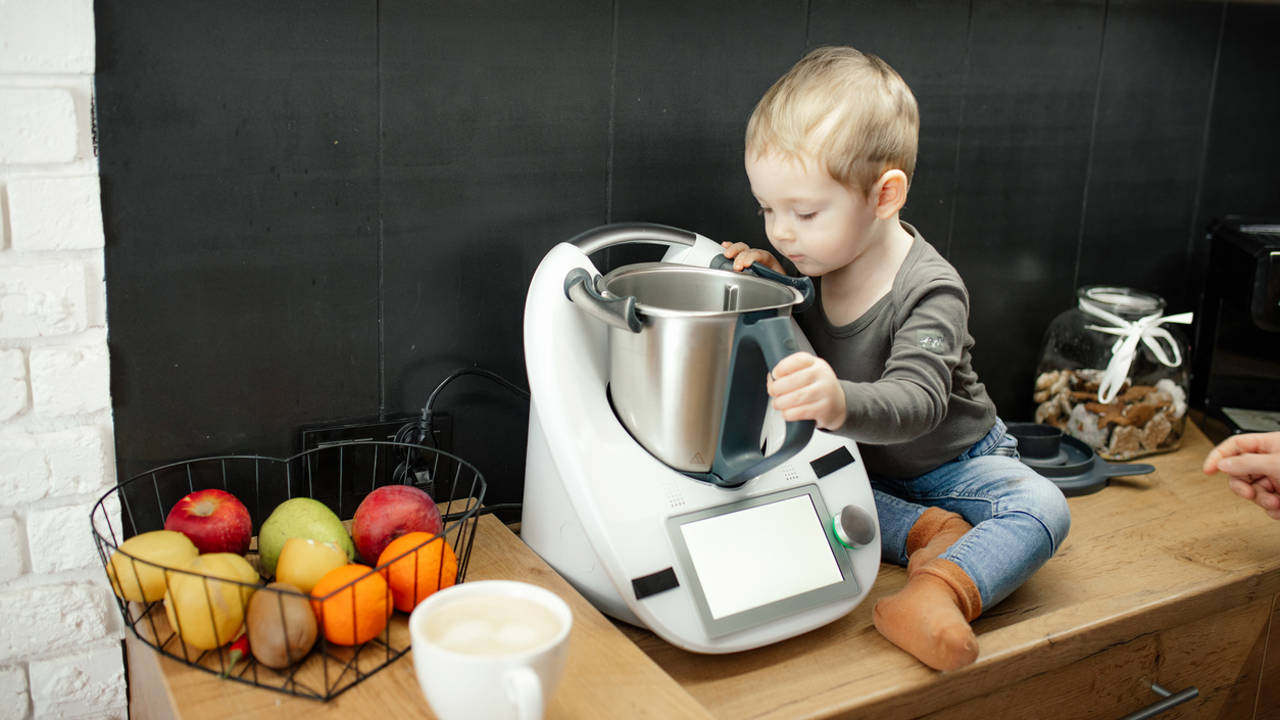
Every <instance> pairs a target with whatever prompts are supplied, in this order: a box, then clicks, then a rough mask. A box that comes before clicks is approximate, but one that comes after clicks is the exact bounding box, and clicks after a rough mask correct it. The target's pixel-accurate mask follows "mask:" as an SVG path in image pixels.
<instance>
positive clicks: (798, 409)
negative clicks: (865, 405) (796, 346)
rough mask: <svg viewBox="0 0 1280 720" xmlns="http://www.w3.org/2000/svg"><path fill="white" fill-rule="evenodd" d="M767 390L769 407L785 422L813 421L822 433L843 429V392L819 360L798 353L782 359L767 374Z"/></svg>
mask: <svg viewBox="0 0 1280 720" xmlns="http://www.w3.org/2000/svg"><path fill="white" fill-rule="evenodd" d="M767 388H768V390H769V394H770V395H771V396H773V407H774V408H776V409H777V410H780V411H781V412H782V417H783V419H784V420H787V421H788V422H791V421H795V420H813V421H814V422H816V423H817V424H818V427H820V428H822V429H823V430H838V429H840V426H842V425H844V420H845V413H846V406H845V402H844V388H842V387H840V381H839V380H838V379H836V371H835V370H832V369H831V365H830V364H829V363H827V361H826V360H823V359H822V358H820V357H817V356H815V355H811V354H809V353H807V352H798V353H793V354H791V355H788V356H786V357H784V358H782V360H781V361H780V362H779V363H778V364H777V365H774V366H773V371H772V372H770V373H769V381H768V385H767Z"/></svg>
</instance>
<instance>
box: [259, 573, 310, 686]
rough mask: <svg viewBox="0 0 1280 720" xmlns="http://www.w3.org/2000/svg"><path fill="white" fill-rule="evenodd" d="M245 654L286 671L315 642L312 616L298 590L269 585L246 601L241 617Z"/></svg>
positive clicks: (275, 583)
mask: <svg viewBox="0 0 1280 720" xmlns="http://www.w3.org/2000/svg"><path fill="white" fill-rule="evenodd" d="M245 624H246V626H247V629H246V632H247V633H248V635H249V652H251V653H253V657H254V659H255V660H257V661H258V662H260V663H262V664H263V665H266V666H267V667H270V668H277V669H279V668H284V667H288V666H290V665H292V664H294V663H295V662H298V661H299V660H301V659H302V658H304V657H306V655H307V653H308V652H310V651H311V646H312V645H314V644H315V642H316V631H317V628H316V616H315V613H314V612H313V611H312V610H311V602H310V601H309V600H308V599H307V596H306V595H305V594H303V592H302V591H301V590H299V589H298V588H296V587H294V586H293V585H290V584H288V583H282V582H273V583H271V584H269V585H267V586H266V587H265V588H264V589H263V590H262V591H259V592H256V593H254V594H253V597H251V598H249V610H248V612H247V613H246V614H245Z"/></svg>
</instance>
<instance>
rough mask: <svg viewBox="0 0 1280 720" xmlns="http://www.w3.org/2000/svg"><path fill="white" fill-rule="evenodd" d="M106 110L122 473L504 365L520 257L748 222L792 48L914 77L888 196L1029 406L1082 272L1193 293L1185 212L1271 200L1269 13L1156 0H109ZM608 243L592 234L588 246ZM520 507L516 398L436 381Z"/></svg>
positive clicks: (478, 459)
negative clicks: (775, 91)
mask: <svg viewBox="0 0 1280 720" xmlns="http://www.w3.org/2000/svg"><path fill="white" fill-rule="evenodd" d="M96 12H97V21H98V55H99V57H98V75H97V81H96V82H97V114H98V117H97V119H98V140H99V146H100V165H101V172H102V178H103V210H104V219H105V222H106V229H107V250H106V261H107V286H108V312H109V320H108V322H109V329H110V344H111V352H112V372H113V388H112V391H113V399H114V403H115V423H116V438H117V457H118V461H119V466H120V473H121V476H122V477H125V476H127V475H129V474H131V473H132V472H136V471H139V470H142V469H145V468H146V467H149V466H150V465H154V464H156V463H159V462H162V461H167V460H172V459H180V458H185V457H192V456H196V455H204V454H212V453H219V452H227V451H243V450H256V451H266V452H273V453H287V452H289V451H290V450H292V448H293V442H294V437H295V433H296V431H297V428H298V427H299V426H302V425H308V424H313V423H317V422H322V421H328V420H336V419H345V418H355V417H366V416H376V415H384V414H389V413H399V412H414V411H417V410H419V409H420V408H421V406H422V404H423V403H424V402H425V399H426V397H427V395H429V394H430V392H431V390H432V389H433V388H434V387H435V386H436V384H437V383H439V382H440V381H441V380H442V379H443V378H444V377H445V376H446V375H448V373H449V372H450V371H452V370H454V369H455V368H458V367H468V366H479V367H483V368H486V369H490V370H494V371H497V372H499V373H501V374H502V375H504V376H505V377H508V378H510V379H512V380H513V381H515V382H517V383H519V384H523V383H524V368H523V356H522V341H521V325H522V314H523V301H524V294H525V290H526V288H527V283H528V280H529V278H530V276H531V275H532V272H533V270H534V268H535V267H536V265H537V263H538V261H539V260H540V259H541V257H542V255H543V254H544V253H545V252H546V251H547V250H548V249H549V248H550V247H551V246H553V245H554V244H555V243H557V242H559V241H561V240H564V239H567V238H569V237H571V236H572V235H574V234H576V233H578V232H580V231H582V230H585V229H587V228H590V227H592V226H594V225H597V224H600V223H603V222H609V221H624V220H642V221H651V222H663V223H668V224H672V225H677V226H681V227H685V228H688V229H691V230H697V231H699V232H701V233H703V234H705V235H707V236H709V237H712V238H714V239H717V240H724V239H742V240H746V241H748V242H751V243H753V244H757V245H764V243H765V240H764V233H763V231H762V227H761V224H760V221H759V218H758V217H757V216H756V214H755V204H754V201H753V200H752V198H751V195H750V190H749V187H748V185H747V181H746V177H745V174H744V173H743V171H742V158H741V152H742V133H743V131H744V129H745V125H746V119H747V115H748V114H749V113H750V110H751V108H752V106H753V105H754V104H755V102H756V100H757V99H758V98H759V96H760V95H761V94H762V93H763V92H764V90H765V89H766V88H767V87H768V85H769V84H770V83H772V82H773V80H774V79H776V78H777V76H778V75H779V74H780V73H782V72H783V71H785V70H786V68H787V67H789V66H790V65H791V64H792V63H793V62H795V60H796V59H798V58H799V57H800V55H801V54H802V53H803V52H804V50H805V49H806V48H810V47H814V46H817V45H822V44H852V45H854V46H855V47H859V48H861V49H863V50H866V51H868V52H873V53H875V54H877V55H880V56H882V57H884V58H885V59H886V60H888V61H889V62H890V63H891V64H892V65H893V66H894V67H895V68H896V69H897V70H898V71H899V72H900V73H901V74H902V75H903V76H904V78H906V80H907V82H908V83H909V84H910V85H911V86H912V88H913V90H914V91H915V93H916V95H917V98H918V99H919V102H920V107H921V112H922V121H921V148H920V160H919V164H918V166H917V173H916V177H915V179H914V183H913V187H912V190H911V196H910V198H909V200H908V204H907V207H906V209H905V210H904V212H903V217H904V219H906V220H908V221H910V222H913V223H915V224H917V225H918V226H919V227H920V229H921V230H922V231H923V232H924V234H925V236H926V237H928V238H929V239H930V240H931V241H932V242H933V243H934V244H935V245H937V247H938V248H939V249H940V250H941V251H942V252H943V253H944V254H946V255H947V256H948V257H949V258H950V259H951V260H952V262H953V263H955V264H956V266H957V267H958V268H959V270H960V271H961V273H962V274H963V275H964V276H965V278H966V281H967V283H968V284H969V287H970V290H971V293H972V296H973V304H972V330H973V333H974V335H975V336H976V338H977V342H978V344H977V348H976V351H975V360H976V362H977V364H978V369H979V372H980V373H981V374H982V376H983V379H984V380H985V382H986V383H987V385H988V387H989V388H990V389H991V392H992V395H993V396H994V397H995V398H996V401H997V403H998V405H999V406H1000V408H1001V412H1002V414H1003V415H1004V416H1005V417H1006V419H1011V420H1015V419H1025V418H1026V417H1027V416H1028V415H1029V414H1030V409H1031V403H1030V399H1029V395H1030V390H1029V388H1030V382H1031V380H1032V377H1031V376H1032V372H1033V369H1034V364H1035V360H1036V357H1037V354H1038V350H1039V344H1040V341H1041V335H1042V333H1043V330H1044V328H1045V326H1046V325H1047V324H1048V323H1049V321H1050V320H1052V318H1053V317H1054V316H1055V315H1056V314H1057V313H1059V312H1061V311H1063V310H1065V309H1067V308H1068V307H1070V306H1071V305H1072V304H1073V302H1074V290H1075V288H1076V287H1077V286H1079V285H1081V284H1085V283H1096V282H1108V283H1117V284H1124V285H1132V286H1135V287H1141V288H1144V289H1148V290H1153V291H1156V292H1159V293H1161V294H1163V295H1165V296H1166V298H1167V299H1168V300H1169V303H1170V309H1171V310H1173V311H1178V310H1184V309H1190V307H1191V303H1192V302H1193V300H1194V298H1195V295H1196V288H1197V287H1198V282H1199V265H1198V260H1197V258H1198V255H1199V254H1200V253H1201V252H1202V251H1203V241H1202V239H1201V238H1200V234H1201V230H1202V228H1203V227H1204V224H1205V223H1206V222H1207V221H1208V219H1210V218H1211V217H1213V216H1215V215H1219V214H1222V213H1226V212H1248V213H1255V214H1267V213H1269V214H1276V213H1277V212H1280V191H1278V190H1280V174H1278V172H1280V171H1277V168H1280V135H1278V134H1277V133H1276V132H1275V128H1276V127H1277V126H1280V122H1278V121H1280V103H1278V102H1277V94H1276V92H1275V90H1276V78H1277V77H1280V65H1277V62H1280V61H1277V59H1276V58H1277V55H1276V54H1275V52H1274V42H1273V39H1274V37H1275V36H1276V30H1277V28H1278V26H1280V7H1277V6H1275V5H1265V4H1263V5H1255V4H1245V3H1229V4H1224V3H1222V2H1192V1H1190V0H1188V1H1185V2H1163V1H1160V0H1075V1H1064V0H1046V1H1045V2H1038V3H1020V2H997V1H995V0H973V1H972V2H967V3H965V2H948V1H946V0H911V1H903V2H893V3H884V2H872V1H871V0H857V1H854V2H837V1H836V0H787V1H785V2H772V1H766V0H758V1H756V0H753V1H751V2H745V3H735V4H731V5H725V4H723V3H716V2H711V1H710V0H695V1H694V2H687V1H686V2H678V3H677V2H667V1H666V0H661V1H659V2H641V1H640V0H615V1H614V2H611V3H601V2H590V1H589V0H573V1H571V2H559V3H549V2H539V1H536V0H519V1H517V2H498V1H497V0H482V1H480V2H467V3H419V2H413V1H412V0H342V1H340V2H339V1H336V0H329V1H323V0H312V1H311V2H296V1H294V0H279V1H277V2H272V3H251V2H244V1H243V0H235V1H232V2H223V3H217V4H209V3H196V2H157V1H156V0H136V1H131V2H128V3H125V2H118V1H117V2H105V1H102V2H98V3H97V7H96ZM626 259H628V258H627V257H626V256H625V255H622V256H615V257H613V258H602V259H601V260H602V262H604V264H606V265H609V264H613V263H616V262H619V261H623V260H626ZM439 402H440V409H443V410H446V411H449V412H451V413H453V414H454V415H455V424H454V438H455V446H456V450H457V452H458V454H460V455H461V456H462V457H464V458H465V459H468V460H470V461H471V462H473V463H475V464H476V465H477V466H479V467H480V469H481V471H482V472H484V473H485V474H486V476H487V477H488V478H489V480H490V487H491V495H490V500H491V501H498V502H500V501H507V500H517V499H519V496H520V486H521V482H522V471H523V463H524V444H525V438H524V433H525V423H526V419H527V409H528V408H527V403H526V402H525V401H523V400H521V399H520V398H518V397H516V396H515V395H513V394H511V393H509V392H507V391H505V390H503V389H501V388H499V387H497V386H496V385H492V384H489V383H487V382H485V381H483V380H481V379H478V378H469V379H463V380H460V381H459V382H458V385H457V387H451V389H450V390H449V391H448V392H446V393H445V394H444V395H442V397H441V399H440V400H439Z"/></svg>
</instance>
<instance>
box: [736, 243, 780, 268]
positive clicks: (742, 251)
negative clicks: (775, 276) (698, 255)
mask: <svg viewBox="0 0 1280 720" xmlns="http://www.w3.org/2000/svg"><path fill="white" fill-rule="evenodd" d="M720 247H722V248H724V256H725V257H727V258H729V259H730V260H732V261H733V269H734V270H737V271H738V272H742V271H743V270H746V269H747V268H748V267H751V265H752V264H753V263H760V264H761V265H763V266H765V267H767V268H769V269H770V270H776V271H778V272H780V273H785V272H786V271H785V270H783V269H782V263H779V262H778V259H777V258H775V257H774V256H773V255H772V254H771V253H770V252H769V251H767V250H757V249H755V248H753V247H751V246H750V245H748V244H746V243H731V242H722V243H720Z"/></svg>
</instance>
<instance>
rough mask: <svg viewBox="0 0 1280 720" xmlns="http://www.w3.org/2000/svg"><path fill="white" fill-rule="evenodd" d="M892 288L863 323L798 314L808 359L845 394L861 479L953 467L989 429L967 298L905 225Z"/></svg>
mask: <svg viewBox="0 0 1280 720" xmlns="http://www.w3.org/2000/svg"><path fill="white" fill-rule="evenodd" d="M902 226H903V227H904V228H905V229H906V230H907V231H908V232H910V233H911V235H912V236H913V237H914V238H915V241H914V242H913V243H912V245H911V249H910V250H909V251H908V253H907V257H906V259H905V260H904V261H903V263H902V267H901V268H899V269H898V273H897V275H896V276H895V277H894V280H893V287H892V289H891V290H890V291H889V293H888V294H886V295H885V296H884V297H882V298H880V299H879V300H878V301H876V303H875V304H874V305H872V306H871V308H870V309H869V310H867V311H866V312H865V313H863V315H862V317H859V318H858V319H857V320H854V321H853V322H851V323H849V324H848V325H842V326H839V327H837V326H835V325H832V324H831V322H830V321H829V320H828V319H827V314H826V311H825V310H824V309H823V307H822V300H821V298H822V293H821V287H820V286H819V287H818V292H817V296H818V300H817V302H815V303H814V305H813V307H812V308H810V309H809V310H807V311H806V312H804V313H801V314H800V315H799V316H797V318H796V319H797V321H798V323H799V325H800V327H801V328H802V329H803V330H804V333H805V336H806V337H807V338H808V340H809V342H810V343H811V344H812V345H813V348H814V352H815V354H817V355H818V356H819V357H821V358H823V359H824V360H826V361H827V362H828V363H830V364H831V367H832V368H833V369H834V370H835V372H836V377H838V378H840V381H841V385H842V386H843V387H844V396H845V403H846V405H847V406H848V419H847V420H846V421H845V425H844V427H842V428H841V429H840V434H842V435H845V436H847V437H850V438H852V439H853V440H855V441H857V442H858V444H859V448H860V450H861V452H862V459H863V461H864V462H865V463H866V464H867V471H868V472H870V473H871V474H873V475H884V476H889V477H897V478H910V477H917V476H919V475H922V474H924V473H926V472H928V471H929V470H932V469H934V468H936V467H938V466H939V465H941V464H943V463H945V462H947V461H949V460H953V459H955V458H956V457H957V456H959V455H960V453H962V452H964V451H965V450H967V449H969V447H970V446H972V445H973V444H974V443H975V442H977V441H978V440H981V439H982V437H983V436H985V435H986V434H987V433H988V432H989V431H990V430H991V427H992V425H994V424H995V419H996V407H995V404H994V403H993V402H992V401H991V398H990V397H989V396H988V395H987V390H986V388H985V387H984V386H983V384H982V383H981V382H979V381H978V375H977V373H975V372H974V371H973V366H972V363H971V361H970V349H971V348H972V347H973V342H974V341H973V337H972V336H971V335H970V334H969V292H968V290H967V289H966V288H965V285H964V281H963V280H961V279H960V275H959V273H957V272H956V270H955V268H953V267H952V266H951V264H950V263H948V262H947V261H946V259H944V258H943V257H942V256H941V255H940V254H938V251H937V250H935V249H934V248H933V246H932V245H930V244H929V243H928V242H927V241H925V239H924V237H923V236H921V235H920V233H919V231H917V230H916V229H915V228H914V227H912V226H910V225H908V224H906V223H903V224H902Z"/></svg>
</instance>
